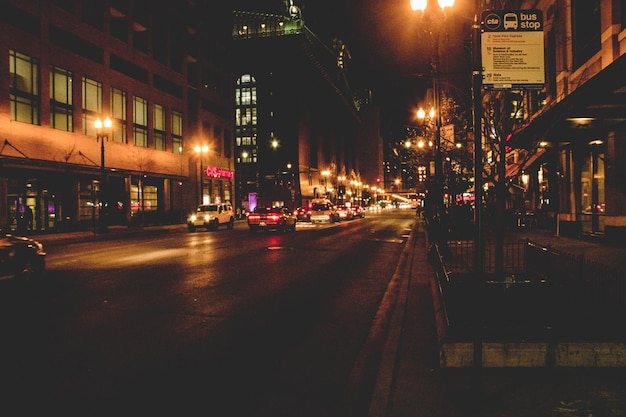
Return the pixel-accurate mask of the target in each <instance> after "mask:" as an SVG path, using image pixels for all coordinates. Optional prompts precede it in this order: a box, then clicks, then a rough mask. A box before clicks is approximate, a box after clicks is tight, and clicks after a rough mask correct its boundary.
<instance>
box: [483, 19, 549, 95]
mask: <svg viewBox="0 0 626 417" xmlns="http://www.w3.org/2000/svg"><path fill="white" fill-rule="evenodd" d="M481 17H482V19H481V37H480V40H481V58H482V70H483V87H484V88H486V89H498V90H507V89H523V88H529V89H541V88H543V86H544V84H545V59H544V40H543V12H542V11H541V10H538V9H531V10H486V11H484V12H483V13H482V16H481Z"/></svg>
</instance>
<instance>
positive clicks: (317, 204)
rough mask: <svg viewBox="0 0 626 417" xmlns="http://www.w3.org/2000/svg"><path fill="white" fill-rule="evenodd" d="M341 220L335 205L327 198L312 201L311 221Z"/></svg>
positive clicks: (331, 221)
mask: <svg viewBox="0 0 626 417" xmlns="http://www.w3.org/2000/svg"><path fill="white" fill-rule="evenodd" d="M338 221H339V213H337V209H336V208H335V205H334V204H333V203H332V202H331V201H330V200H327V199H325V198H320V199H315V200H312V201H311V223H333V222H338Z"/></svg>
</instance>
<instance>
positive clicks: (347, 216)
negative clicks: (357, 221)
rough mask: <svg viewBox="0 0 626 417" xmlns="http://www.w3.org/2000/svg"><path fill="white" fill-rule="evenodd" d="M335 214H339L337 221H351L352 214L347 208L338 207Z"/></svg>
mask: <svg viewBox="0 0 626 417" xmlns="http://www.w3.org/2000/svg"><path fill="white" fill-rule="evenodd" d="M337 213H339V220H353V219H354V213H353V212H352V209H351V208H350V207H349V206H344V205H338V206H337Z"/></svg>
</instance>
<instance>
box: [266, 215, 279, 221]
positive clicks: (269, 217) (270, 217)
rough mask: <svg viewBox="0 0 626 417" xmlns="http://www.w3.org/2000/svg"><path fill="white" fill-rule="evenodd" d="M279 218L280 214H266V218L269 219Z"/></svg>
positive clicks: (276, 219)
mask: <svg viewBox="0 0 626 417" xmlns="http://www.w3.org/2000/svg"><path fill="white" fill-rule="evenodd" d="M279 219H280V216H279V215H278V214H270V215H269V216H267V220H271V221H275V222H276V221H278V220H279Z"/></svg>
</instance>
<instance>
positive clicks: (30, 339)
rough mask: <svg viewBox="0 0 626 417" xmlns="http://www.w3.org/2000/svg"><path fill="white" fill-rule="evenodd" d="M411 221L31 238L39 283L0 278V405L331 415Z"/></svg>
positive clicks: (402, 216)
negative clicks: (42, 260)
mask: <svg viewBox="0 0 626 417" xmlns="http://www.w3.org/2000/svg"><path fill="white" fill-rule="evenodd" d="M414 220H415V218H414V216H413V212H408V213H403V212H387V213H385V214H384V215H368V216H367V217H366V218H365V219H359V220H355V221H351V222H345V223H340V224H334V225H331V226H311V225H300V224H299V227H298V230H297V231H296V232H295V233H286V234H277V233H259V234H255V235H252V234H250V233H249V232H248V230H247V228H246V225H245V224H244V223H243V222H238V223H237V225H236V227H235V229H234V230H223V229H220V230H219V231H216V232H204V231H198V232H196V233H188V232H187V231H186V228H185V227H184V226H181V228H180V230H176V231H173V232H170V233H167V234H162V235H145V236H142V235H136V236H135V235H132V236H131V235H129V236H126V237H120V238H119V239H107V240H102V241H97V242H79V243H64V244H62V245H60V244H59V245H54V244H52V245H47V250H48V256H47V264H48V274H47V275H48V276H47V279H46V281H45V282H43V283H40V284H37V285H18V284H17V283H15V282H1V283H0V326H1V328H2V339H3V342H2V344H1V346H0V364H1V366H2V374H3V376H2V378H3V380H4V381H5V384H6V385H5V387H4V388H3V389H2V391H1V395H2V397H3V400H2V402H1V403H2V404H1V405H0V407H1V408H2V409H4V410H5V411H9V413H8V414H5V413H0V414H2V415H12V416H13V415H15V416H17V415H24V416H30V415H41V413H42V412H45V413H46V414H54V415H64V416H101V415H107V416H110V415H131V414H133V415H164V414H169V415H216V416H220V417H227V416H233V417H239V416H242V417H243V416H246V417H247V416H255V417H263V416H268V417H269V416H301V417H306V416H312V417H313V416H315V417H317V416H324V415H332V414H333V413H334V412H335V410H337V409H339V408H341V407H342V404H341V403H342V401H344V400H345V395H344V394H345V389H346V386H347V384H348V383H349V381H348V380H349V378H350V375H354V374H355V372H354V366H355V363H356V362H357V358H360V359H359V366H361V367H362V368H363V369H360V370H359V372H357V374H359V375H361V376H362V378H363V380H364V381H371V382H366V383H364V384H357V385H358V386H360V387H361V388H360V389H362V390H365V391H367V390H368V389H371V386H370V385H371V384H373V380H374V378H373V377H372V375H373V374H374V373H375V371H376V369H377V366H378V361H379V359H380V358H379V356H378V355H377V354H376V352H379V351H380V348H378V347H371V346H370V347H369V349H367V351H368V352H371V353H370V354H369V355H368V357H367V358H365V359H364V360H363V358H362V356H363V352H364V343H365V342H366V339H368V335H369V336H370V339H369V340H370V341H371V340H372V339H371V334H370V326H371V323H372V320H373V318H374V316H375V314H376V313H377V311H378V309H379V308H380V304H381V300H382V299H383V296H384V293H385V291H386V288H387V285H388V283H389V279H390V278H391V276H392V274H393V272H394V269H395V267H396V265H397V263H398V258H399V256H400V253H401V252H402V249H403V246H404V243H405V241H406V237H407V233H408V231H409V230H410V229H411V227H412V225H413V222H414ZM375 340H376V339H375ZM380 341H381V343H382V338H380ZM350 383H351V384H352V385H354V381H351V382H350ZM364 395H365V396H367V392H365V393H364Z"/></svg>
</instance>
